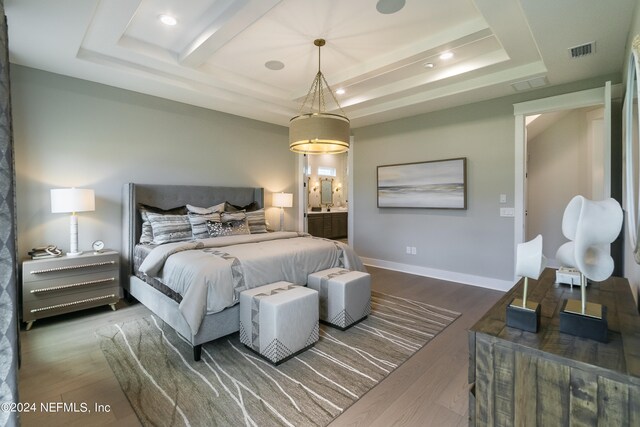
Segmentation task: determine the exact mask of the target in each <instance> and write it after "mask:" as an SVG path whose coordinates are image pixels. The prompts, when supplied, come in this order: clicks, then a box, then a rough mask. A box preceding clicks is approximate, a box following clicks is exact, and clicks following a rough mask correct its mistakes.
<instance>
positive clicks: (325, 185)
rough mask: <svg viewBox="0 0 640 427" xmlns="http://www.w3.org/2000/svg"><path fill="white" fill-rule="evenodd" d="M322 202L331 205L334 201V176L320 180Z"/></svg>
mask: <svg viewBox="0 0 640 427" xmlns="http://www.w3.org/2000/svg"><path fill="white" fill-rule="evenodd" d="M320 203H322V204H323V205H330V204H332V203H333V178H322V179H321V180H320Z"/></svg>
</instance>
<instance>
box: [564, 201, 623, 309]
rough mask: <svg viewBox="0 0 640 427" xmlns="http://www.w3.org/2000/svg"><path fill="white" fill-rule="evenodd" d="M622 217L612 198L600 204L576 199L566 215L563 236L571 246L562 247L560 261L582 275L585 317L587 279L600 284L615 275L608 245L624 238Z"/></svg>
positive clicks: (617, 205)
mask: <svg viewBox="0 0 640 427" xmlns="http://www.w3.org/2000/svg"><path fill="white" fill-rule="evenodd" d="M622 217H623V214H622V208H621V207H620V204H619V203H618V202H617V201H615V200H614V199H611V198H610V199H607V200H602V201H597V202H596V201H593V200H588V199H586V198H584V197H583V196H575V197H574V198H573V199H571V201H570V202H569V204H568V205H567V207H566V209H565V211H564V216H563V217H562V234H564V236H565V237H566V238H567V239H569V240H571V242H567V243H565V244H564V245H562V246H560V248H559V249H558V251H557V253H556V258H557V259H558V261H560V262H561V263H562V264H563V265H565V266H567V267H573V268H577V269H578V271H580V274H581V280H580V288H581V296H582V298H581V299H582V301H581V309H582V310H581V311H582V314H584V313H585V309H586V291H585V288H586V282H587V281H586V279H591V280H594V281H596V282H600V281H603V280H606V279H607V278H609V276H611V273H613V267H614V264H613V258H611V256H610V255H609V252H608V248H607V245H608V244H610V243H611V242H613V241H614V240H615V239H616V238H617V237H618V234H620V229H621V228H622Z"/></svg>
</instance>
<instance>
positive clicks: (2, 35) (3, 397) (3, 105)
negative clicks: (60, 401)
mask: <svg viewBox="0 0 640 427" xmlns="http://www.w3.org/2000/svg"><path fill="white" fill-rule="evenodd" d="M0 17H1V18H0V403H4V402H18V322H17V308H18V305H17V283H16V278H17V262H16V259H17V256H16V205H15V171H14V160H13V159H14V157H13V133H12V126H11V96H10V85H9V44H8V39H7V18H6V16H5V15H4V2H2V1H0ZM0 425H4V426H11V427H12V426H16V425H18V418H17V414H16V413H15V412H7V411H3V410H0Z"/></svg>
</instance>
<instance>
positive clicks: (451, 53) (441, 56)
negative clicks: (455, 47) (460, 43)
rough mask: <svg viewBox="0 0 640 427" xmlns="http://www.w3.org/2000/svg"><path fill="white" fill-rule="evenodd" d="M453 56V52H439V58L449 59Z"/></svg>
mask: <svg viewBox="0 0 640 427" xmlns="http://www.w3.org/2000/svg"><path fill="white" fill-rule="evenodd" d="M451 58H453V52H444V53H442V54H440V59H451Z"/></svg>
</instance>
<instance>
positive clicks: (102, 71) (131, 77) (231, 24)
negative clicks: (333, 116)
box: [5, 0, 636, 127]
mask: <svg viewBox="0 0 640 427" xmlns="http://www.w3.org/2000/svg"><path fill="white" fill-rule="evenodd" d="M403 3H404V7H403V8H401V9H400V10H399V11H398V12H396V13H380V12H378V10H377V9H378V8H380V9H383V10H384V9H385V8H393V7H394V6H401V5H402V4H403ZM635 4H636V1H635V0H616V1H615V2H608V1H602V0H563V1H557V0H508V1H505V0H447V1H446V2H445V1H442V0H406V1H404V0H348V1H346V0H189V1H181V0H57V1H46V2H45V1H42V0H5V12H6V15H7V19H8V23H9V51H10V60H11V61H12V62H13V63H16V64H20V65H25V66H28V67H33V68H38V69H42V70H46V71H51V72H54V73H59V74H63V75H68V76H72V77H77V78H81V79H85V80H89V81H94V82H98V83H103V84H107V85H111V86H115V87H120V88H124V89H129V90H133V91H136V92H141V93H145V94H149V95H154V96H158V97H162V98H167V99H171V100H175V101H180V102H184V103H187V104H192V105H197V106H201V107H205V108H210V109H213V110H218V111H223V112H227V113H231V114H236V115H240V116H244V117H249V118H253V119H257V120H262V121H265V122H270V123H276V124H280V125H287V123H288V121H289V119H290V118H291V117H292V116H294V115H296V114H297V113H298V112H299V109H300V105H301V102H302V99H304V96H305V95H306V93H307V91H308V90H309V86H310V84H311V82H312V80H313V78H314V75H315V73H316V71H317V67H318V52H317V48H316V47H315V46H314V45H313V40H314V39H316V38H319V37H322V38H325V39H326V40H327V44H326V46H325V47H323V48H322V71H323V73H324V75H325V77H326V79H327V81H328V82H329V84H330V85H331V87H332V89H334V90H336V89H338V88H342V89H344V90H345V93H344V94H343V95H336V97H337V98H338V100H339V102H340V104H341V106H342V108H343V110H344V112H345V113H346V115H347V116H348V117H349V118H350V119H351V122H352V127H359V126H364V125H369V124H373V123H380V122H384V121H388V120H393V119H396V118H400V117H407V116H411V115H415V114H420V113H425V112H429V111H434V110H438V109H443V108H447V107H452V106H456V105H461V104H465V103H469V102H475V101H480V100H485V99H491V98H495V97H499V96H505V95H509V94H513V93H515V90H516V89H515V88H514V86H515V87H517V88H519V89H523V90H532V89H534V88H536V87H540V86H544V85H558V84H562V83H567V82H571V81H577V80H582V79H587V78H590V77H596V76H602V75H607V74H611V73H619V72H620V70H621V69H622V68H623V59H624V58H623V57H624V52H625V44H626V41H627V36H628V31H629V28H630V25H631V19H632V16H633V12H634V8H635ZM161 14H169V15H171V16H173V17H175V18H176V19H177V25H175V26H167V25H164V24H162V23H161V22H160V20H159V19H158V18H159V16H160V15H161ZM589 42H595V43H596V44H595V53H592V54H591V55H587V56H584V57H581V58H578V59H572V58H571V57H570V55H569V53H568V48H571V47H575V46H578V45H582V44H585V43H589ZM445 51H448V52H452V53H453V54H454V56H453V58H451V59H448V60H444V59H440V54H441V53H443V52H445ZM269 61H278V62H279V63H281V64H278V63H275V64H276V65H284V67H283V68H282V69H280V70H273V69H269V68H267V67H266V64H267V63H269ZM426 63H431V64H433V65H434V67H433V68H427V67H425V64H426ZM272 64H273V63H272ZM276 68H277V67H276ZM336 109H337V106H336V105H335V104H334V103H333V102H328V104H327V110H329V111H333V110H336Z"/></svg>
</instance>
